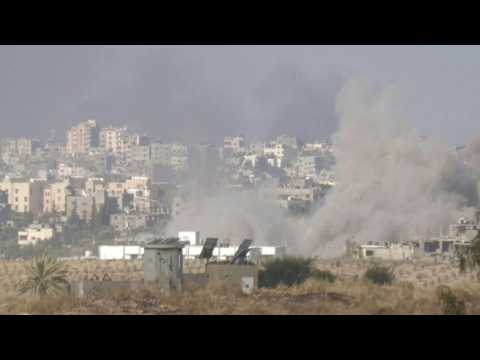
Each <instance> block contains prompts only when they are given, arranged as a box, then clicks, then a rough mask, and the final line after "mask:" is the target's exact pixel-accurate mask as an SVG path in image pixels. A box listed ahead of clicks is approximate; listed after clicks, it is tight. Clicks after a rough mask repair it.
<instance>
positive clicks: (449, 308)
mask: <svg viewBox="0 0 480 360" xmlns="http://www.w3.org/2000/svg"><path fill="white" fill-rule="evenodd" d="M437 297H438V300H439V301H440V304H441V306H442V309H443V314H444V315H465V313H466V306H465V301H464V300H462V299H460V298H459V297H458V296H457V295H455V294H454V292H453V291H452V289H450V288H449V287H448V286H441V287H439V288H438V289H437Z"/></svg>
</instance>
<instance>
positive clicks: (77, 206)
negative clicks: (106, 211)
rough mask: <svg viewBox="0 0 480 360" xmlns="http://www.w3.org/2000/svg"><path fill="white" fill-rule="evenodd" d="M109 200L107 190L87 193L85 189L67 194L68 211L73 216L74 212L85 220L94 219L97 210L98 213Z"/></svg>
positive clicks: (68, 215) (69, 215) (68, 214)
mask: <svg viewBox="0 0 480 360" xmlns="http://www.w3.org/2000/svg"><path fill="white" fill-rule="evenodd" d="M106 201H107V193H106V191H96V192H95V193H93V194H87V193H86V192H85V191H83V192H82V191H80V192H75V193H72V194H69V195H67V205H66V212H67V217H68V218H71V217H72V215H73V214H74V213H76V214H77V216H78V217H79V218H80V220H82V221H85V222H90V221H92V218H93V216H94V214H95V212H96V213H97V214H98V213H99V212H100V210H101V208H102V207H103V206H104V205H105V203H106Z"/></svg>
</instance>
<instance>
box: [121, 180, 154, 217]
mask: <svg viewBox="0 0 480 360" xmlns="http://www.w3.org/2000/svg"><path fill="white" fill-rule="evenodd" d="M125 187H126V191H127V193H129V194H132V195H133V210H134V211H137V212H144V213H150V211H151V208H152V204H151V181H150V178H149V177H147V176H132V177H131V178H130V179H128V180H127V181H126V182H125Z"/></svg>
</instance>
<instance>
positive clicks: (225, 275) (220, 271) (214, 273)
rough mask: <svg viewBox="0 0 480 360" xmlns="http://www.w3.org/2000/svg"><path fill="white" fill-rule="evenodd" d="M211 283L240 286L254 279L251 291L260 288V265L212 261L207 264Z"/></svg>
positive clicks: (209, 282)
mask: <svg viewBox="0 0 480 360" xmlns="http://www.w3.org/2000/svg"><path fill="white" fill-rule="evenodd" d="M206 271H207V276H208V284H209V285H217V284H218V285H227V286H234V287H236V286H238V287H240V288H242V284H243V283H244V282H245V280H248V279H252V278H253V283H252V285H253V286H252V288H251V289H250V290H251V291H253V290H255V289H256V288H258V267H257V266H255V265H231V264H215V263H210V264H207V266H206Z"/></svg>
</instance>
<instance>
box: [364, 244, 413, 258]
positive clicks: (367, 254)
mask: <svg viewBox="0 0 480 360" xmlns="http://www.w3.org/2000/svg"><path fill="white" fill-rule="evenodd" d="M413 256H414V247H413V246H412V245H410V244H386V245H360V252H359V257H360V258H367V259H368V258H377V259H382V260H406V259H411V258H412V257H413Z"/></svg>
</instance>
